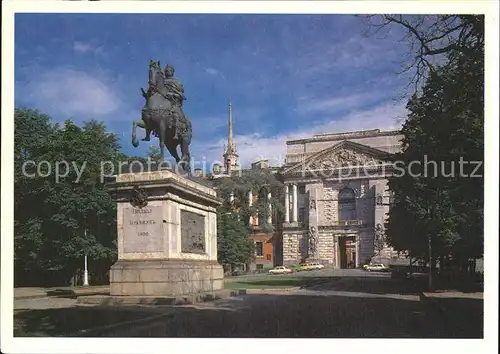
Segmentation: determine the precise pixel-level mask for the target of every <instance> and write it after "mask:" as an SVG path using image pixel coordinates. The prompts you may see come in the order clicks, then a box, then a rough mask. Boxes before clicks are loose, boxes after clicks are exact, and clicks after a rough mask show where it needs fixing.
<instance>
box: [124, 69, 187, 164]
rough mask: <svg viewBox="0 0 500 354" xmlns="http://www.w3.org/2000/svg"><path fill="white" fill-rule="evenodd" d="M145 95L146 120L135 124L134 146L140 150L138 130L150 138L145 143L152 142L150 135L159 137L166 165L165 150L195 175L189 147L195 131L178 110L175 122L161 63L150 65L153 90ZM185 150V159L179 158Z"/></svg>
mask: <svg viewBox="0 0 500 354" xmlns="http://www.w3.org/2000/svg"><path fill="white" fill-rule="evenodd" d="M141 90H142V93H143V96H144V98H145V99H146V103H145V104H144V108H143V109H142V112H141V118H142V120H139V121H134V122H133V127H132V145H133V146H134V147H138V146H139V141H138V140H137V138H136V128H137V127H140V128H144V129H145V130H146V136H145V137H144V139H142V141H149V140H150V138H149V137H150V134H151V133H153V135H155V136H156V137H158V139H159V142H160V151H161V159H162V161H161V162H163V161H164V158H165V156H164V146H165V147H166V148H167V150H168V152H169V153H170V155H172V157H173V158H174V159H175V162H176V163H177V164H178V165H179V166H180V167H181V169H182V171H184V172H187V173H191V164H190V163H191V155H190V153H189V145H190V144H191V138H192V127H191V122H190V120H189V119H188V117H187V116H186V115H185V114H184V113H183V112H182V109H178V111H179V113H180V114H179V115H178V117H177V119H174V112H175V107H174V105H173V104H172V101H171V100H170V99H169V96H168V92H167V88H166V86H165V77H164V75H163V72H162V70H161V66H160V62H159V61H153V60H151V61H150V62H149V88H148V91H146V92H145V91H144V90H143V89H142V88H141ZM179 145H180V147H181V154H182V156H181V157H180V158H179V155H178V153H177V146H179Z"/></svg>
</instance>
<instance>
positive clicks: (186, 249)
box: [181, 210, 206, 253]
mask: <svg viewBox="0 0 500 354" xmlns="http://www.w3.org/2000/svg"><path fill="white" fill-rule="evenodd" d="M205 249H206V247H205V217H204V216H203V215H200V214H197V213H193V212H190V211H186V210H181V252H183V253H205Z"/></svg>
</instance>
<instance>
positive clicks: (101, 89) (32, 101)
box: [17, 68, 122, 118]
mask: <svg viewBox="0 0 500 354" xmlns="http://www.w3.org/2000/svg"><path fill="white" fill-rule="evenodd" d="M18 93H19V95H18V97H17V99H19V100H20V101H22V102H23V103H25V104H27V105H32V106H34V107H36V108H38V109H40V110H42V111H46V112H48V113H51V114H55V115H62V116H64V117H65V118H70V117H73V116H86V117H96V118H99V117H102V116H105V115H108V114H110V113H112V112H114V111H116V110H117V109H118V108H119V107H120V105H121V104H122V102H121V100H120V98H119V97H118V96H117V94H116V93H115V91H114V89H113V87H112V86H111V85H110V83H109V82H107V81H106V79H104V78H102V77H95V76H92V75H90V74H88V73H85V72H83V71H79V70H74V69H68V68H56V69H52V70H47V71H44V72H42V73H41V74H40V75H38V76H35V77H34V78H33V80H31V81H29V82H27V83H26V84H25V86H24V87H22V88H20V89H19V90H18Z"/></svg>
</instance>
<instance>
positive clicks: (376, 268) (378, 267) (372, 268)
mask: <svg viewBox="0 0 500 354" xmlns="http://www.w3.org/2000/svg"><path fill="white" fill-rule="evenodd" d="M363 269H364V270H366V271H367V272H388V271H390V268H389V267H387V266H385V265H384V264H382V263H374V264H365V265H364V266H363Z"/></svg>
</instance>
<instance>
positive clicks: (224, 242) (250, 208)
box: [212, 169, 284, 267]
mask: <svg viewBox="0 0 500 354" xmlns="http://www.w3.org/2000/svg"><path fill="white" fill-rule="evenodd" d="M212 184H213V187H214V188H215V189H216V190H217V193H218V195H219V197H221V198H223V199H224V204H223V205H222V206H221V207H220V208H219V210H218V223H219V232H218V235H219V236H218V237H219V241H218V242H219V261H220V262H221V263H223V264H230V265H231V266H232V267H234V265H236V264H242V263H248V262H249V261H250V260H251V259H252V257H253V255H254V246H253V242H252V241H251V240H250V239H249V236H250V235H251V234H252V233H253V232H256V229H255V228H252V227H250V217H251V216H259V228H258V229H257V230H258V231H263V232H268V233H272V232H275V231H276V230H275V228H276V227H277V226H278V227H279V225H281V224H282V222H283V210H284V206H283V199H284V193H283V190H284V188H283V184H282V183H281V182H280V181H279V180H278V179H277V175H274V174H272V173H271V172H270V171H268V170H265V169H262V170H260V169H259V170H243V171H242V173H241V175H234V176H231V177H225V178H218V179H214V180H213V181H212ZM249 191H252V194H253V195H254V196H259V195H260V198H257V200H256V201H254V202H253V203H252V205H250V204H249V200H248V193H249ZM268 192H271V200H270V203H271V206H272V210H273V211H274V216H275V221H276V222H275V223H274V224H272V223H271V224H268V223H267V216H268V212H269V204H268V200H267V194H268ZM231 193H232V195H233V198H232V202H231V198H230V195H231ZM230 230H231V231H230ZM248 247H250V253H249V248H248ZM236 260H237V262H236ZM235 262H236V263H235Z"/></svg>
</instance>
